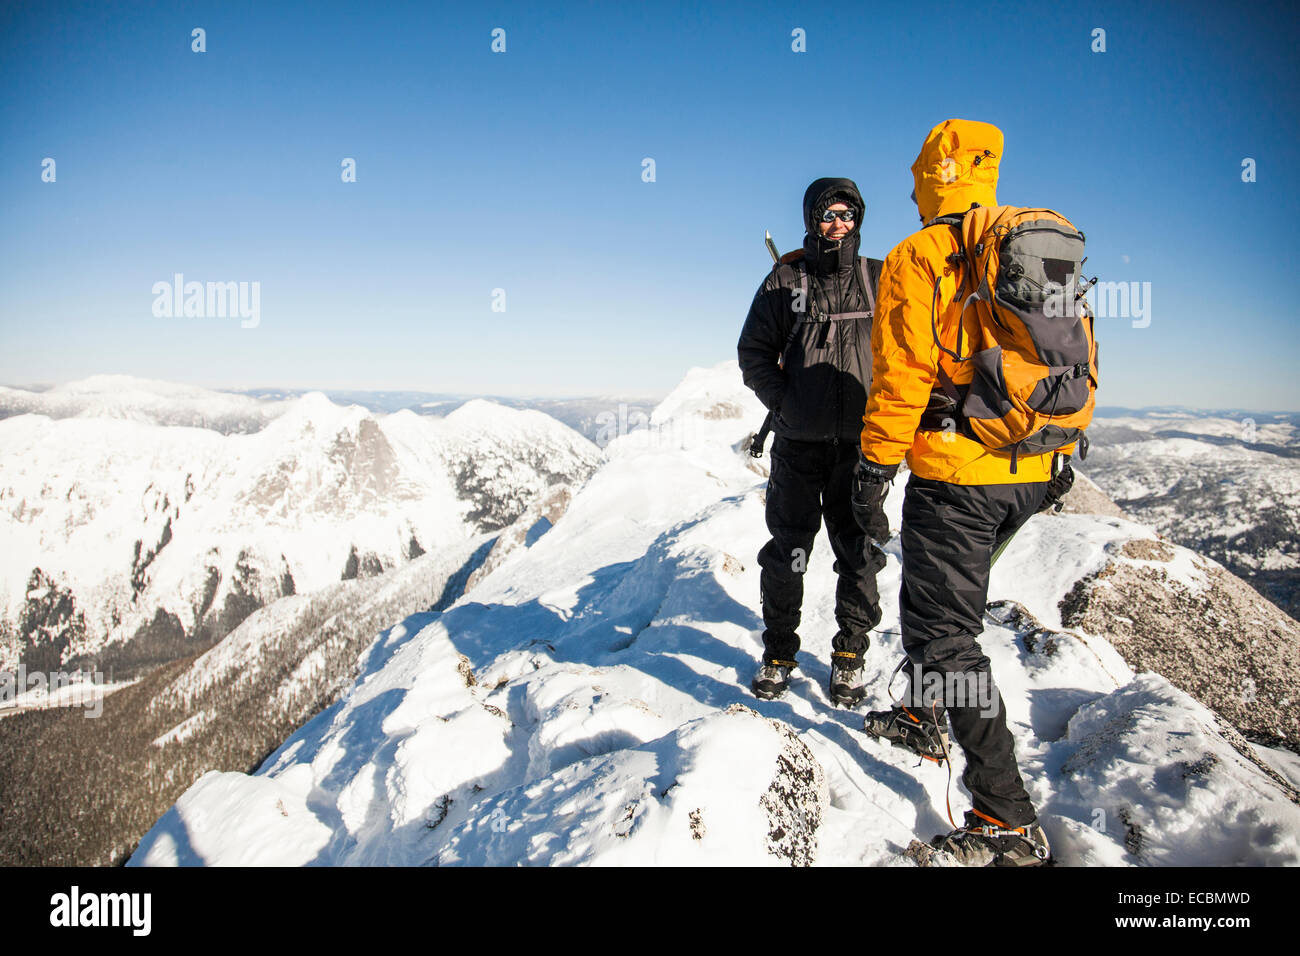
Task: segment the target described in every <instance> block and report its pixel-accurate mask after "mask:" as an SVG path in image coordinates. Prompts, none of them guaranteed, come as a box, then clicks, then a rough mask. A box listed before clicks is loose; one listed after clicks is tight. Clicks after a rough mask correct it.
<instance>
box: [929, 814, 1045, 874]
mask: <svg viewBox="0 0 1300 956" xmlns="http://www.w3.org/2000/svg"><path fill="white" fill-rule="evenodd" d="M930 845H931V846H932V847H934V848H935V849H936V850H942V851H943V852H944V853H948V854H950V855H951V856H952V857H953V858H954V859H956V860H957V862H958V863H961V864H962V865H963V866H1042V865H1043V864H1044V863H1048V864H1051V863H1054V862H1055V860H1053V859H1052V848H1051V847H1050V846H1049V845H1048V843H1047V834H1045V833H1043V828H1042V827H1041V826H1039V825H1038V821H1037V820H1035V821H1034V822H1033V823H1027V824H1025V825H1024V826H1023V827H1008V826H1006V825H1005V824H1003V823H1002V822H1001V821H1000V820H994V819H993V818H992V817H990V816H987V815H985V814H982V813H980V812H979V811H977V810H967V811H966V825H965V826H964V827H962V828H961V829H959V830H953V831H952V832H951V833H949V834H948V835H947V836H936V837H935V838H934V839H933V840H931V841H930Z"/></svg>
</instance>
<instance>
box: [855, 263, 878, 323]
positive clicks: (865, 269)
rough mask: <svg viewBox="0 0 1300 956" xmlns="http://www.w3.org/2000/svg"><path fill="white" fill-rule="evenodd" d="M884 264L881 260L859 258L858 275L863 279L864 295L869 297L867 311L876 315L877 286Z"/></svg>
mask: <svg viewBox="0 0 1300 956" xmlns="http://www.w3.org/2000/svg"><path fill="white" fill-rule="evenodd" d="M883 266H884V263H883V262H881V261H880V260H879V259H868V258H867V257H866V256H858V273H859V275H861V277H862V294H863V295H865V296H866V297H867V311H868V312H870V313H871V315H872V316H873V317H874V316H875V314H876V284H877V283H878V282H879V281H880V270H881V268H883Z"/></svg>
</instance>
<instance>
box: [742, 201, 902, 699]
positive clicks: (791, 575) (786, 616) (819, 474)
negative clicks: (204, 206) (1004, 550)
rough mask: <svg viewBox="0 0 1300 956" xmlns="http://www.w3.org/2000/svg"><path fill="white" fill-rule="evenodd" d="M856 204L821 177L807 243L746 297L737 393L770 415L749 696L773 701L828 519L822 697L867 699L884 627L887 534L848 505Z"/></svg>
mask: <svg viewBox="0 0 1300 956" xmlns="http://www.w3.org/2000/svg"><path fill="white" fill-rule="evenodd" d="M863 208H864V204H863V202H862V196H861V194H860V193H859V192H858V187H857V186H856V185H855V184H854V183H853V181H852V180H851V179H819V180H817V181H816V182H814V183H813V184H812V185H811V186H809V187H808V191H807V192H806V193H805V194H804V201H803V213H804V225H805V227H806V228H807V235H805V236H804V243H803V249H802V251H801V252H796V253H792V254H790V255H787V256H784V257H783V258H782V261H781V263H780V264H778V265H777V266H776V267H775V268H773V270H772V272H771V274H769V275H768V277H767V279H766V280H765V281H764V282H763V285H762V286H761V287H760V288H759V290H758V293H757V294H756V295H755V296H754V301H753V304H752V305H751V306H750V308H749V315H748V317H747V318H746V319H745V327H744V330H743V331H742V332H741V334H740V341H739V343H737V346H736V351H737V354H738V356H739V358H740V369H741V373H742V375H743V376H744V380H745V384H746V385H747V386H748V387H749V388H751V389H753V391H754V393H755V394H756V395H757V396H758V398H759V400H760V401H761V402H762V403H763V404H764V405H766V406H767V407H768V408H769V409H770V410H771V412H772V430H773V432H774V433H775V436H776V437H775V439H774V441H773V443H772V470H771V475H770V477H769V478H768V483H767V527H768V531H769V532H770V533H771V535H772V539H771V540H770V541H768V543H767V544H766V545H764V547H763V549H762V550H761V551H760V552H759V554H758V563H759V567H760V568H761V573H760V576H759V588H760V591H761V599H762V604H763V622H764V624H765V625H766V629H765V630H764V632H763V646H764V651H763V663H762V666H761V667H760V668H759V671H758V673H757V674H756V675H755V677H754V680H753V683H752V685H751V686H752V687H753V690H754V693H755V694H756V695H758V696H759V697H762V698H765V699H771V698H774V697H779V696H780V695H781V694H783V693H784V692H785V690H786V688H787V687H788V686H789V675H790V671H791V670H792V669H793V668H794V667H796V666H797V665H796V661H795V655H796V654H797V653H798V651H799V635H798V633H797V628H798V626H799V620H800V613H801V605H802V604H803V574H804V570H805V569H806V567H807V562H808V555H809V553H810V552H811V550H812V545H813V539H814V537H816V535H817V531H818V529H819V528H820V527H821V521H822V518H823V517H824V518H825V520H826V531H827V534H828V536H829V537H830V542H831V549H832V550H833V551H834V552H835V572H836V574H837V575H838V576H839V581H838V585H837V587H836V591H835V619H836V622H837V623H838V625H839V631H838V632H837V633H836V634H835V637H834V638H833V639H832V641H831V646H832V650H833V653H832V661H831V680H830V697H831V699H832V700H833V701H834V702H835V703H837V704H843V705H846V706H850V707H851V706H853V705H854V704H856V703H858V702H859V701H861V700H862V698H863V696H865V689H864V687H863V681H862V676H861V674H862V662H863V655H864V654H865V652H866V650H867V647H868V645H869V644H870V642H871V641H870V631H871V629H872V628H873V627H875V626H876V625H877V624H878V623H880V599H879V592H878V591H877V589H876V572H877V571H879V570H880V568H882V567H884V564H885V556H884V553H883V552H882V551H881V550H880V547H879V546H880V545H882V544H884V542H885V541H886V540H887V539H888V537H889V525H888V522H887V521H886V519H885V516H884V513H883V512H882V511H880V509H879V506H877V509H876V513H875V515H874V520H873V521H872V522H870V523H869V524H868V531H866V532H864V531H863V530H862V529H861V528H860V527H859V525H858V522H857V521H856V520H855V519H854V516H853V508H852V505H851V493H852V483H853V470H854V466H855V465H856V464H857V460H858V440H859V436H860V435H861V433H862V415H863V412H864V410H865V408H866V403H867V392H868V390H869V389H870V386H871V320H872V319H871V317H872V312H873V311H874V306H875V292H876V280H877V278H878V277H879V275H880V266H881V263H880V261H879V260H877V259H862V258H860V257H859V256H858V240H859V226H860V219H861V217H862V213H863Z"/></svg>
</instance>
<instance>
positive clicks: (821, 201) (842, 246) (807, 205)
mask: <svg viewBox="0 0 1300 956" xmlns="http://www.w3.org/2000/svg"><path fill="white" fill-rule="evenodd" d="M837 202H842V203H847V204H848V205H850V206H852V207H853V208H854V209H856V210H857V211H858V219H857V221H856V222H854V223H853V228H852V229H851V230H849V234H848V235H847V236H845V237H844V238H843V239H841V240H839V241H832V240H830V239H827V238H826V237H825V236H823V235H822V234H821V230H820V229H818V228H817V223H818V222H819V221H820V220H821V217H822V213H824V212H825V211H826V209H827V208H828V207H829V206H832V205H834V204H835V203H837ZM865 207H866V204H865V203H864V202H863V201H862V194H861V193H860V192H858V185H857V183H855V182H854V181H853V180H851V179H835V178H823V179H818V180H817V181H816V182H814V183H813V184H812V185H811V186H809V187H808V189H807V191H806V192H805V193H804V194H803V225H804V229H805V230H806V234H805V235H804V239H803V250H804V258H805V259H806V260H807V262H808V267H809V269H810V270H811V271H812V272H815V273H817V274H819V275H830V274H832V273H835V272H847V271H849V270H851V269H853V268H854V267H855V266H856V264H857V260H858V240H859V234H860V231H861V227H862V218H863V216H864V215H865V213H866V208H865Z"/></svg>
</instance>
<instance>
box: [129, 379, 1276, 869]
mask: <svg viewBox="0 0 1300 956" xmlns="http://www.w3.org/2000/svg"><path fill="white" fill-rule="evenodd" d="M762 417H763V414H762V408H761V407H760V406H759V405H758V404H757V402H756V401H755V400H754V399H753V397H752V395H750V394H749V393H748V392H747V391H746V390H745V389H744V388H743V386H742V385H741V384H740V380H739V374H738V370H737V368H736V366H735V363H734V362H729V363H724V364H723V365H720V366H718V367H716V368H713V369H697V370H692V372H691V373H690V374H689V375H688V376H687V379H686V380H685V381H684V382H683V384H682V386H681V388H680V389H679V391H678V392H677V393H674V394H673V395H670V396H669V398H668V399H666V400H665V401H664V403H663V404H662V405H661V406H660V409H659V410H657V411H656V413H655V416H653V418H652V423H653V424H654V425H656V426H657V427H656V428H655V429H647V430H643V431H639V432H633V433H631V434H628V435H626V436H623V437H620V438H618V439H616V440H615V441H614V442H613V443H612V444H611V445H610V447H609V448H608V449H607V450H606V456H605V461H604V463H603V465H602V466H601V468H600V469H599V470H598V471H597V472H596V473H595V474H594V475H593V476H592V478H591V479H590V480H589V481H588V482H587V483H586V484H585V485H583V486H582V487H581V488H580V489H579V490H578V491H577V492H576V493H575V494H574V495H573V499H572V501H571V503H570V504H569V506H568V508H567V510H566V511H565V512H564V514H563V516H562V517H560V518H559V519H558V520H557V521H555V522H554V524H553V526H551V527H550V528H549V530H546V531H545V533H544V534H542V535H541V537H539V538H537V539H536V540H535V541H534V542H533V543H532V544H531V546H530V547H528V548H527V549H526V550H520V551H516V552H515V553H514V554H513V555H511V556H510V558H509V559H507V560H504V561H501V562H500V563H498V564H497V565H496V566H495V568H493V569H491V570H490V572H489V573H487V574H486V575H485V576H484V577H482V578H481V580H479V581H478V582H477V584H476V585H475V586H474V588H473V589H472V590H471V591H470V592H469V593H467V594H466V595H465V596H464V597H463V598H462V599H461V600H459V601H458V602H457V603H456V604H455V605H453V606H452V607H450V608H448V609H447V610H445V611H443V612H442V613H441V614H439V615H437V616H436V617H435V618H432V619H429V618H427V617H421V618H413V619H411V620H410V621H408V622H407V623H405V624H403V625H400V626H398V627H395V628H393V630H392V631H391V632H389V634H388V636H387V638H386V640H385V642H384V646H383V655H382V659H379V658H377V657H375V656H372V657H371V658H369V659H368V661H367V663H366V666H365V669H364V672H363V673H362V674H361V676H360V677H359V678H358V679H357V681H356V682H355V683H354V684H353V686H352V687H351V689H350V691H349V692H348V693H347V694H346V695H345V697H344V698H343V699H342V700H341V701H340V702H339V703H338V704H337V705H336V706H334V707H332V708H330V709H329V710H327V711H325V712H324V713H322V714H321V715H320V716H319V717H318V718H317V719H316V720H314V721H312V723H311V724H309V725H308V726H306V727H304V728H302V729H301V730H300V731H299V732H298V733H296V734H294V735H293V736H292V737H290V738H289V739H288V740H287V741H286V742H285V743H284V745H283V746H282V747H281V748H280V749H279V750H278V751H277V752H276V753H275V754H273V755H272V756H271V757H270V758H269V759H268V760H267V761H266V763H265V764H264V765H263V767H262V768H261V769H260V770H259V771H258V772H257V773H256V774H254V775H244V774H234V773H210V774H207V775H205V776H204V777H203V778H202V779H200V780H199V781H198V782H197V783H195V784H194V786H193V787H191V788H190V790H189V791H188V792H187V793H186V794H185V795H184V796H183V797H182V798H181V799H180V800H179V801H178V802H177V803H176V805H175V806H174V807H173V808H172V809H171V810H170V811H168V813H167V814H166V815H164V816H163V818H162V819H161V820H159V821H158V823H157V825H156V826H155V827H154V828H153V830H151V831H150V833H149V834H148V835H147V836H146V837H145V839H144V840H143V841H142V842H141V845H140V847H139V850H138V851H137V853H136V854H135V856H134V857H133V860H132V862H133V863H135V864H175V863H178V862H202V863H209V864H217V863H220V864H242V863H256V864H290V865H293V864H304V863H309V862H311V863H317V864H319V863H326V864H377V863H382V864H411V863H415V864H420V863H435V864H444V865H446V864H459V863H490V864H502V863H531V864H547V863H570V864H573V863H605V864H608V863H620V864H622V863H679V864H680V863H734V864H758V865H762V864H775V865H787V864H801V863H817V864H832V865H833V864H872V865H910V864H909V863H908V862H907V861H906V860H905V859H904V858H903V857H902V851H903V849H904V848H905V847H906V846H907V844H908V842H909V841H910V840H912V839H915V838H920V839H928V838H929V837H931V836H932V835H933V834H935V833H939V832H944V831H946V830H947V829H949V823H948V821H947V820H946V819H945V815H944V809H943V808H944V805H945V794H944V790H945V786H946V782H947V777H946V774H944V773H943V772H942V771H941V770H938V769H935V768H932V767H929V766H928V765H927V766H926V767H922V768H917V767H916V766H915V763H916V761H915V760H914V759H913V758H910V757H909V756H907V755H905V754H902V753H901V752H899V751H896V750H891V749H889V748H884V747H881V746H878V745H876V744H874V743H872V742H870V741H868V740H867V739H866V737H865V736H864V734H863V733H862V731H861V715H860V713H853V712H849V711H846V710H842V709H836V708H833V707H832V706H830V704H829V703H828V701H827V699H826V693H825V683H826V678H827V676H828V671H829V650H830V639H831V636H832V634H833V633H834V631H835V624H834V620H833V615H832V609H833V593H834V586H835V578H834V575H833V573H832V570H831V561H832V559H831V555H830V548H829V546H828V544H827V541H826V539H825V536H824V534H823V535H821V536H819V538H818V541H817V544H816V546H815V547H814V550H813V553H812V556H811V560H810V564H809V572H808V575H807V579H806V596H805V613H804V624H803V627H802V628H801V634H802V635H803V637H804V650H803V652H802V653H801V660H802V666H801V668H800V670H799V671H797V672H796V675H795V679H794V681H793V684H792V688H791V692H790V693H789V694H787V695H786V697H785V698H783V699H782V700H778V701H770V702H762V701H757V700H755V699H754V698H753V696H752V695H751V694H750V693H749V691H748V681H749V678H750V676H751V675H752V672H753V669H754V667H755V666H756V665H757V661H758V659H759V656H760V654H761V642H760V640H759V633H760V630H761V626H762V625H761V619H760V618H759V615H758V606H757V605H758V601H757V595H758V580H757V579H758V569H757V567H756V563H755V561H754V555H755V554H756V553H757V551H758V549H759V547H760V546H761V545H762V543H763V542H764V540H765V539H766V536H767V534H766V529H765V527H764V522H763V495H764V478H765V464H766V459H763V460H762V461H761V462H755V461H754V460H753V459H750V458H749V457H748V455H746V454H744V452H743V451H742V446H743V443H744V439H745V437H746V434H747V433H748V432H749V431H750V430H752V429H753V428H756V427H757V425H758V424H759V423H760V422H761V420H762ZM901 499H902V495H901V490H900V489H899V488H895V489H894V491H893V492H892V493H891V495H890V499H889V502H888V508H889V510H890V512H891V520H892V523H893V525H894V527H895V529H897V526H898V522H899V512H900V509H901ZM1153 540H1156V538H1155V536H1154V535H1152V533H1151V532H1150V531H1149V530H1148V529H1146V528H1144V527H1143V526H1141V525H1138V524H1136V523H1134V522H1132V521H1128V520H1126V519H1124V518H1122V517H1119V516H1116V515H1113V514H1105V515H1087V514H1071V515H1059V516H1038V517H1035V518H1034V519H1032V520H1031V522H1030V524H1029V525H1028V526H1027V527H1026V528H1025V529H1024V530H1023V531H1022V532H1021V535H1020V536H1018V537H1017V538H1016V540H1015V541H1013V543H1012V545H1011V546H1010V547H1009V548H1008V549H1007V551H1006V553H1005V554H1004V555H1003V557H1002V559H1001V560H1000V561H999V563H998V565H997V568H996V569H995V573H994V578H993V583H992V588H991V593H990V599H991V601H993V604H992V605H991V606H990V611H989V614H988V617H987V619H986V630H985V634H984V637H983V638H982V645H983V647H984V649H985V651H986V652H987V653H988V654H989V656H990V657H991V658H992V659H993V669H994V673H995V675H996V676H997V679H998V683H999V686H1000V689H1001V691H1002V694H1003V696H1004V698H1005V700H1006V704H1007V708H1008V717H1009V720H1010V723H1011V725H1012V727H1013V730H1014V732H1015V734H1016V737H1017V750H1018V753H1019V755H1020V761H1021V768H1022V772H1023V774H1024V776H1025V778H1026V783H1027V785H1028V786H1029V788H1030V792H1031V794H1032V796H1033V797H1034V799H1035V802H1036V804H1037V806H1038V807H1039V809H1040V812H1041V813H1042V815H1043V822H1044V826H1045V828H1046V829H1047V831H1048V835H1049V837H1050V839H1051V840H1052V843H1053V846H1054V847H1055V849H1056V852H1057V854H1058V856H1059V857H1060V859H1061V860H1062V862H1064V863H1066V864H1069V865H1123V864H1197V863H1202V864H1225V863H1268V864H1279V863H1282V864H1295V863H1300V794H1298V793H1297V792H1296V791H1295V789H1294V787H1292V786H1291V785H1290V784H1288V783H1287V782H1286V780H1285V779H1284V778H1283V776H1281V775H1280V774H1278V773H1276V772H1273V771H1271V770H1270V769H1268V767H1267V765H1266V764H1264V762H1263V760H1262V759H1261V757H1260V755H1259V754H1257V753H1256V752H1255V751H1254V750H1253V748H1252V747H1251V745H1249V744H1248V743H1246V742H1245V741H1244V740H1242V739H1241V737H1240V736H1239V735H1238V734H1237V733H1236V732H1235V730H1233V728H1232V727H1231V726H1230V725H1228V724H1227V723H1226V722H1225V721H1224V720H1223V719H1222V718H1221V717H1218V716H1216V715H1215V714H1213V713H1212V712H1210V711H1209V710H1207V709H1206V708H1205V707H1204V706H1203V705H1201V704H1200V703H1198V702H1197V701H1195V700H1194V699H1193V698H1192V697H1190V696H1189V695H1188V694H1187V693H1185V692H1184V691H1182V690H1179V689H1178V688H1177V687H1175V686H1174V685H1173V684H1171V683H1170V681H1169V680H1167V679H1165V678H1164V677H1161V676H1159V675H1157V674H1154V673H1135V671H1134V669H1133V668H1132V667H1131V666H1130V665H1129V664H1128V663H1127V662H1126V660H1125V658H1124V656H1123V655H1122V654H1121V653H1120V652H1119V651H1117V649H1116V648H1115V647H1113V646H1112V645H1111V644H1110V643H1109V642H1108V641H1107V640H1106V639H1105V637H1104V636H1102V635H1101V634H1098V633H1095V632H1089V631H1086V630H1066V629H1064V628H1063V627H1062V619H1061V618H1062V613H1063V612H1062V602H1063V601H1064V600H1065V598H1066V597H1067V595H1068V594H1070V592H1071V591H1072V589H1073V588H1074V586H1075V584H1076V583H1077V582H1078V581H1080V580H1083V579H1087V578H1089V577H1090V576H1094V575H1097V574H1098V573H1100V572H1101V571H1103V570H1104V569H1105V568H1106V567H1107V566H1108V565H1109V564H1110V563H1111V562H1112V561H1113V560H1114V559H1115V558H1116V556H1117V555H1126V552H1125V549H1126V548H1128V549H1129V552H1128V553H1127V556H1126V557H1125V559H1126V560H1130V561H1131V562H1132V563H1134V564H1135V565H1141V564H1142V562H1144V561H1146V562H1148V563H1151V562H1154V559H1153V558H1150V557H1144V556H1143V553H1144V552H1143V546H1142V545H1140V544H1139V545H1138V546H1137V547H1136V550H1134V549H1133V548H1132V547H1130V544H1131V542H1134V541H1137V542H1144V541H1153ZM1167 546H1168V547H1170V548H1173V547H1174V546H1172V545H1167ZM897 548H898V545H897V541H896V540H895V541H894V542H893V543H892V545H891V557H890V561H889V563H888V565H887V567H886V569H885V570H884V571H883V572H882V576H881V592H882V595H884V611H885V618H884V621H883V622H882V625H881V628H880V629H879V631H878V632H877V633H876V635H875V636H874V640H873V644H872V647H871V648H870V650H869V652H868V655H867V660H866V666H867V668H868V673H869V674H870V675H873V676H874V680H873V681H872V683H871V685H870V695H869V697H868V699H867V701H866V702H865V704H864V708H863V709H866V708H875V707H880V706H884V705H885V704H887V703H888V700H889V697H888V689H887V687H886V683H887V679H888V676H889V674H890V673H891V672H892V671H893V669H894V667H895V665H896V664H897V662H898V659H899V657H900V655H901V648H900V645H899V637H898V630H897V606H896V595H897V593H898V583H899V579H898V574H899V566H898V560H897V558H898V550H897ZM1180 551H1181V549H1177V550H1175V551H1174V560H1173V561H1171V562H1164V563H1166V564H1169V565H1170V567H1171V568H1172V573H1173V574H1174V576H1175V577H1176V578H1177V579H1178V580H1180V581H1182V582H1183V583H1184V584H1186V586H1187V587H1189V588H1191V587H1198V586H1204V585H1206V584H1207V583H1208V584H1209V585H1210V586H1211V587H1212V586H1213V582H1212V580H1211V579H1209V578H1205V579H1204V580H1201V578H1198V576H1197V574H1198V571H1197V568H1196V567H1195V566H1194V563H1193V562H1190V560H1188V561H1184V560H1183V559H1182V558H1180V557H1179V553H1180ZM773 721H775V722H776V723H774V722H773ZM956 764H957V765H956V766H955V767H954V777H959V776H960V772H961V770H962V766H961V758H960V756H958V757H957V760H956ZM962 800H963V797H962V795H961V794H960V793H957V794H954V795H953V802H954V804H955V805H961V804H962ZM1189 833H1196V834H1199V836H1198V838H1197V839H1195V840H1189V839H1187V836H1186V835H1187V834H1189Z"/></svg>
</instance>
